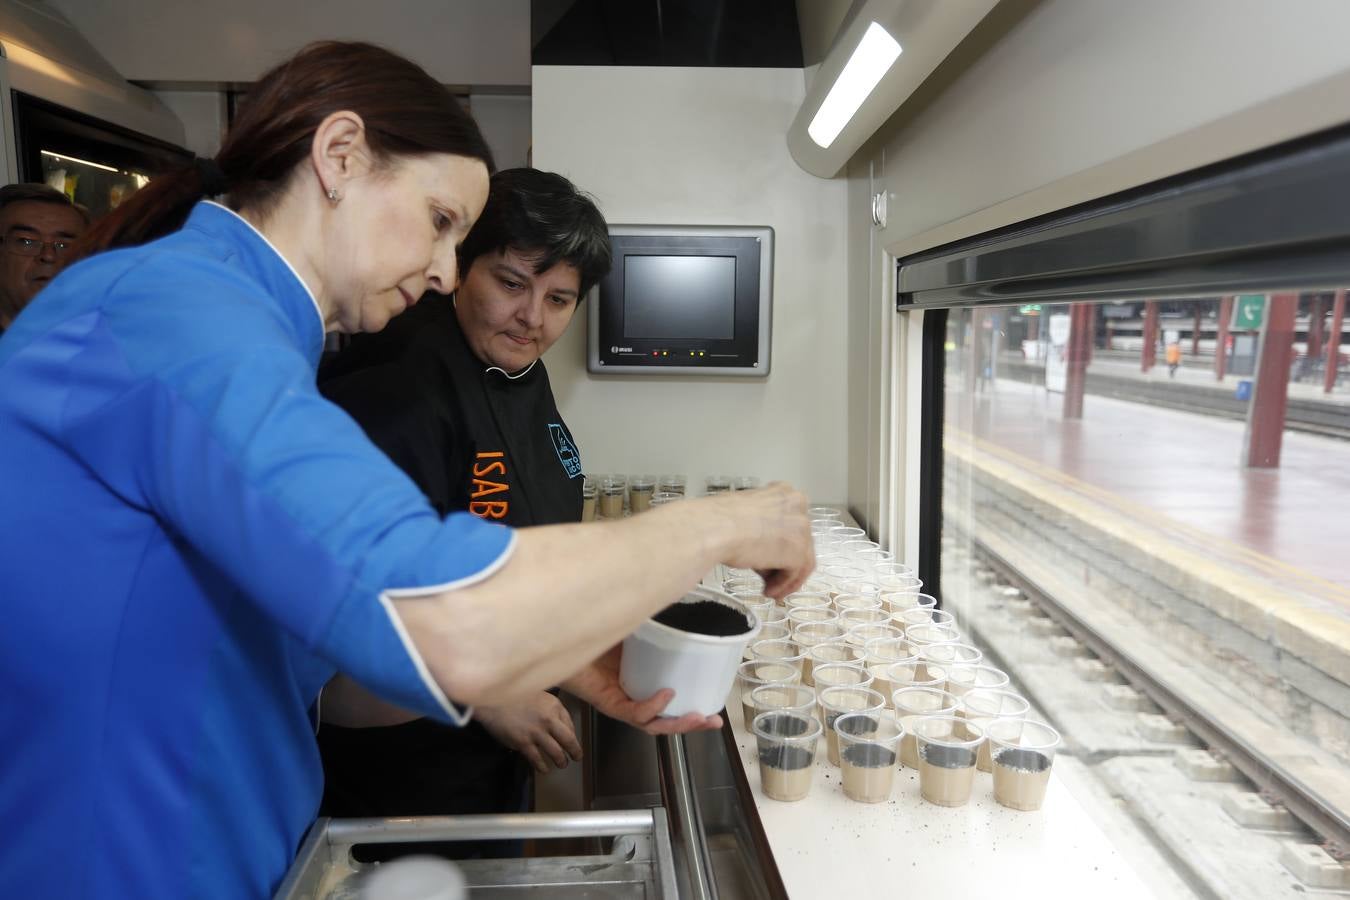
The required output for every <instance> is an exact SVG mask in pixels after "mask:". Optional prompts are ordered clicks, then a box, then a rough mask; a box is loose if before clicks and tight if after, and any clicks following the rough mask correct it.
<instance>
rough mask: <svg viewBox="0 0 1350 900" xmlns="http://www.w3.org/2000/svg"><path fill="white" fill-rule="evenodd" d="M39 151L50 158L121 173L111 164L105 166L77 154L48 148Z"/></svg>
mask: <svg viewBox="0 0 1350 900" xmlns="http://www.w3.org/2000/svg"><path fill="white" fill-rule="evenodd" d="M40 152H41V153H42V155H43V156H50V157H51V158H52V159H63V160H65V161H66V162H73V163H79V164H80V165H82V166H92V167H94V168H95V169H102V170H103V171H105V172H117V173H118V174H119V175H121V174H123V173H122V172H121V171H120V170H118V169H114V168H113V167H112V166H105V165H103V163H96V162H90V161H89V160H87V159H80V158H79V157H78V156H66V155H65V154H64V153H53V152H52V151H50V150H42V151H40Z"/></svg>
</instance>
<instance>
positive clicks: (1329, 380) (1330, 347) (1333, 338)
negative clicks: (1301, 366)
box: [1322, 290, 1345, 394]
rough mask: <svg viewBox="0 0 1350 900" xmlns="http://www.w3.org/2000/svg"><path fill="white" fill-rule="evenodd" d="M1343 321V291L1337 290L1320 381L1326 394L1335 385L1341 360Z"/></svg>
mask: <svg viewBox="0 0 1350 900" xmlns="http://www.w3.org/2000/svg"><path fill="white" fill-rule="evenodd" d="M1344 321H1345V291H1344V290H1339V291H1337V292H1336V300H1335V301H1334V302H1333V303H1332V306H1331V331H1330V332H1329V333H1328V334H1327V364H1326V371H1325V372H1324V373H1323V381H1322V390H1323V391H1324V392H1325V393H1328V394H1330V393H1331V390H1332V388H1334V387H1336V366H1337V364H1338V363H1340V360H1341V356H1340V350H1341V324H1342V323H1343V322H1344Z"/></svg>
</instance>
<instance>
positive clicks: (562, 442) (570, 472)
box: [548, 424, 581, 478]
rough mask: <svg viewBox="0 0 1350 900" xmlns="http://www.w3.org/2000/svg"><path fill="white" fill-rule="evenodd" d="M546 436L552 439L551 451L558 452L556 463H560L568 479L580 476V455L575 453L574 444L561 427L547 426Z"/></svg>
mask: <svg viewBox="0 0 1350 900" xmlns="http://www.w3.org/2000/svg"><path fill="white" fill-rule="evenodd" d="M548 434H549V437H551V438H553V449H554V450H557V451H558V462H560V463H562V467H563V471H564V472H566V473H567V477H568V478H576V477H577V476H578V475H580V474H581V454H580V453H578V452H577V446H576V444H573V443H572V439H571V438H570V437H568V436H567V432H566V431H563V427H562V426H561V425H552V424H551V425H549V426H548Z"/></svg>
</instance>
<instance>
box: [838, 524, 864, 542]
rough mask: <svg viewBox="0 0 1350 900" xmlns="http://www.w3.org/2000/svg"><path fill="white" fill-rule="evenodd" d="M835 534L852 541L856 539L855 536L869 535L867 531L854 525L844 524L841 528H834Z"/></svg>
mask: <svg viewBox="0 0 1350 900" xmlns="http://www.w3.org/2000/svg"><path fill="white" fill-rule="evenodd" d="M834 534H837V535H839V536H840V537H841V538H843V539H844V540H846V541H851V540H854V539H855V538H865V537H867V532H865V531H863V530H862V529H861V528H858V527H856V526H853V525H844V526H842V527H840V528H836V529H835V530H834Z"/></svg>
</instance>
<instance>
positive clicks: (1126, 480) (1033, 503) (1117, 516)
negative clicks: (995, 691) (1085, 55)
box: [896, 129, 1350, 897]
mask: <svg viewBox="0 0 1350 900" xmlns="http://www.w3.org/2000/svg"><path fill="white" fill-rule="evenodd" d="M1182 225H1184V226H1185V227H1181V226H1182ZM1254 248H1260V249H1259V250H1257V249H1254ZM1347 286H1350V130H1344V129H1343V130H1340V131H1338V132H1329V133H1326V134H1323V135H1318V136H1314V137H1312V138H1309V139H1306V140H1304V141H1301V142H1297V143H1293V144H1290V145H1286V146H1282V147H1278V148H1272V149H1271V150H1269V151H1264V152H1262V153H1260V154H1255V155H1253V156H1251V157H1248V158H1242V159H1236V160H1232V161H1229V162H1228V163H1224V164H1221V165H1218V166H1215V167H1211V168H1209V169H1207V170H1203V171H1200V172H1197V173H1194V174H1193V175H1190V176H1184V177H1179V178H1174V179H1169V180H1168V181H1167V182H1164V183H1158V184H1156V185H1146V186H1144V187H1142V188H1139V189H1136V190H1134V191H1131V192H1128V193H1127V194H1122V195H1117V196H1114V197H1110V198H1106V199H1104V200H1102V201H1100V202H1097V203H1094V204H1087V205H1085V206H1083V207H1077V208H1074V209H1072V210H1066V211H1064V213H1062V214H1057V215H1053V216H1047V217H1045V218H1043V219H1041V220H1037V221H1035V222H1030V223H1026V224H1025V225H1022V226H1015V227H1010V228H1008V229H1005V230H1003V231H1002V232H997V233H991V234H986V235H981V236H977V237H974V238H971V239H969V240H967V241H964V242H961V243H958V244H952V245H948V246H946V247H941V248H937V249H935V250H932V251H928V252H926V253H924V254H920V255H916V256H914V257H909V258H905V259H901V260H899V261H898V264H897V275H896V290H897V303H898V309H899V312H900V314H901V315H904V316H908V317H913V318H916V319H917V318H919V317H922V320H923V322H922V334H923V336H924V337H923V344H924V348H925V349H924V356H923V361H922V363H921V364H920V363H918V362H914V361H910V362H909V363H907V369H908V371H910V372H911V373H913V372H915V371H919V370H921V371H922V380H923V390H922V391H921V394H922V396H923V415H922V426H921V429H920V430H921V433H922V435H923V437H922V439H921V441H920V443H921V445H922V454H921V457H922V466H921V468H922V470H923V473H922V475H923V477H921V478H920V479H919V480H920V482H921V484H920V485H919V491H920V501H919V508H920V510H921V512H920V520H921V522H920V524H921V531H920V537H919V559H918V560H917V562H918V563H919V568H920V575H921V576H922V577H923V578H924V580H925V582H927V583H929V584H930V585H937V586H938V587H937V589H936V590H935V593H937V594H939V595H940V599H941V602H942V604H943V607H944V608H946V609H947V610H948V611H950V612H952V613H954V614H955V615H956V617H957V620H958V621H959V622H963V623H964V625H965V630H966V632H967V633H968V634H969V636H970V637H971V638H972V639H974V640H975V641H976V642H977V643H979V644H980V645H982V646H983V647H984V648H985V652H986V657H987V658H988V659H989V660H990V661H992V664H993V665H995V666H998V667H1000V668H1003V669H1006V670H1007V671H1008V673H1009V674H1010V675H1011V676H1012V679H1013V683H1014V686H1016V687H1017V688H1018V689H1019V690H1021V691H1022V692H1023V693H1025V694H1026V696H1027V697H1028V699H1029V700H1030V701H1031V703H1032V706H1033V709H1034V710H1036V711H1037V712H1038V713H1040V714H1041V715H1043V716H1044V717H1045V718H1046V719H1048V720H1049V721H1050V722H1051V723H1052V724H1053V725H1055V726H1057V727H1059V728H1060V729H1061V731H1062V732H1063V733H1064V735H1065V747H1066V749H1067V751H1068V755H1069V756H1071V757H1074V758H1075V759H1076V762H1078V763H1081V764H1082V765H1083V766H1084V767H1085V768H1086V769H1088V770H1089V771H1091V772H1092V773H1093V774H1094V775H1096V776H1097V779H1096V782H1097V784H1098V787H1104V788H1105V789H1106V790H1107V791H1109V792H1110V794H1111V795H1112V796H1113V797H1114V798H1116V801H1117V802H1118V803H1119V804H1120V806H1121V807H1122V808H1123V809H1124V810H1125V811H1126V813H1127V814H1128V818H1129V819H1130V820H1131V821H1133V822H1135V823H1142V825H1141V826H1140V827H1142V828H1143V830H1144V831H1145V832H1146V836H1147V837H1148V838H1149V839H1150V840H1151V841H1152V842H1153V843H1154V844H1155V845H1156V846H1158V847H1162V848H1165V852H1166V855H1167V856H1168V857H1169V858H1170V859H1171V860H1172V861H1174V862H1175V863H1176V869H1177V874H1178V875H1179V876H1180V877H1181V878H1182V879H1183V880H1184V881H1186V882H1188V883H1189V884H1190V885H1192V886H1194V887H1196V888H1197V889H1198V890H1197V892H1198V893H1200V894H1203V895H1209V896H1234V897H1236V896H1252V897H1258V896H1259V897H1273V896H1299V895H1307V894H1315V893H1316V892H1317V891H1321V890H1331V889H1340V888H1342V887H1343V886H1350V865H1347V864H1346V862H1345V861H1346V859H1347V856H1348V855H1350V853H1348V852H1350V553H1347V552H1346V550H1345V537H1346V534H1347V531H1346V526H1345V522H1346V521H1347V514H1346V512H1345V510H1346V508H1347V506H1350V333H1348V332H1350V322H1347V316H1346V309H1345V307H1346V294H1347V290H1346V287H1347ZM912 324H916V323H912Z"/></svg>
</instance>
